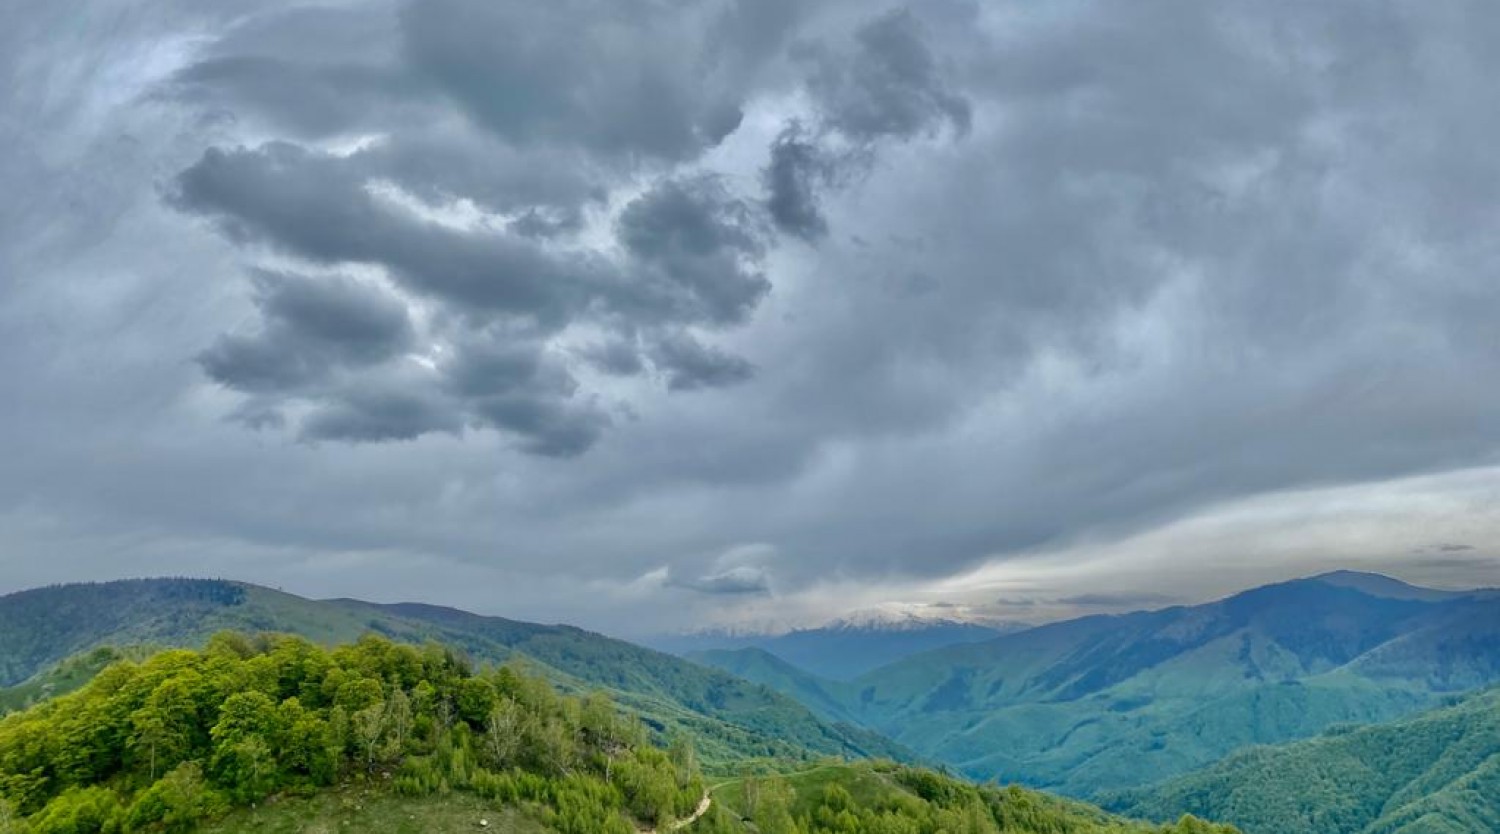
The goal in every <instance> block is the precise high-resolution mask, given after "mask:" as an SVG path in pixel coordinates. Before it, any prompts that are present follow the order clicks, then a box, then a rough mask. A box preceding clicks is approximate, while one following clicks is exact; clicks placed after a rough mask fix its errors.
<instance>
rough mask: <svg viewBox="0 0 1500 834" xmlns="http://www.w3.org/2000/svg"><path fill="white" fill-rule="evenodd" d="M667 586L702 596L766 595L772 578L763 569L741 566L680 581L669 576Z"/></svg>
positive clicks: (769, 589)
mask: <svg viewBox="0 0 1500 834" xmlns="http://www.w3.org/2000/svg"><path fill="white" fill-rule="evenodd" d="M667 585H668V586H669V587H674V588H686V589H688V590H690V591H697V592H699V593H702V594H715V595H730V596H736V595H746V594H748V595H764V594H768V593H770V591H771V582H770V578H769V577H768V576H767V575H766V572H765V571H764V570H762V569H761V568H757V567H749V566H740V567H735V568H729V569H728V570H724V571H721V572H718V573H711V574H707V575H704V576H699V577H695V578H691V579H679V578H677V577H675V576H669V577H668V579H667Z"/></svg>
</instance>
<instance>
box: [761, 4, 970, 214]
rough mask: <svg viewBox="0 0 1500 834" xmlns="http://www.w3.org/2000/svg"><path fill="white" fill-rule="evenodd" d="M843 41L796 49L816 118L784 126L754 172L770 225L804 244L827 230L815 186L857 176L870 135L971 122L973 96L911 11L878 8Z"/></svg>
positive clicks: (895, 137)
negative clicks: (958, 85)
mask: <svg viewBox="0 0 1500 834" xmlns="http://www.w3.org/2000/svg"><path fill="white" fill-rule="evenodd" d="M850 40H851V41H852V42H851V43H849V44H844V43H841V42H839V41H837V40H835V41H834V42H833V43H830V42H828V41H819V40H814V41H807V42H804V43H802V44H800V45H799V46H798V47H797V48H796V50H795V52H796V54H797V55H798V57H799V59H800V63H801V64H802V65H803V66H804V68H805V70H806V71H807V78H806V79H805V85H804V86H805V89H806V91H807V93H808V95H809V96H810V97H811V99H812V100H813V102H814V120H813V122H812V123H811V124H810V125H804V124H803V123H802V122H801V121H799V120H796V119H794V120H792V121H790V122H789V123H787V124H786V125H785V126H784V127H783V128H782V130H781V132H780V133H779V134H778V135H777V137H776V139H775V141H774V142H773V143H772V144H771V148H770V162H769V163H768V164H767V165H766V167H765V169H764V170H763V171H762V174H761V177H762V180H763V182H764V185H765V189H766V193H767V197H766V206H767V209H768V211H769V213H770V215H771V219H772V221H773V222H774V223H775V224H776V227H777V228H778V229H780V230H781V231H782V232H784V233H786V234H789V235H793V236H795V237H800V238H802V239H803V240H807V241H810V242H811V241H816V240H817V239H818V238H820V237H822V236H824V235H825V234H827V232H828V223H827V220H826V219H825V218H824V217H823V214H822V211H821V209H820V207H819V203H820V200H821V196H820V195H821V193H822V192H823V191H825V190H828V189H830V188H833V187H836V186H840V185H847V184H849V182H850V181H851V180H855V179H857V178H858V177H859V176H860V174H861V173H863V172H864V171H865V170H867V169H868V167H869V166H870V165H871V164H872V163H873V159H874V155H875V151H876V147H877V143H878V142H880V141H882V140H890V141H901V140H910V139H914V138H918V137H923V136H926V137H931V136H932V135H934V134H935V133H936V132H937V131H938V130H940V129H941V128H943V127H945V126H947V127H949V128H950V129H951V130H952V131H953V132H954V133H955V134H958V135H963V134H965V133H967V132H968V130H969V128H970V125H971V124H972V121H973V111H972V105H971V103H970V102H969V100H968V99H967V98H966V97H965V96H964V95H962V94H961V93H959V92H957V91H956V89H955V88H954V86H953V80H952V79H951V78H949V77H948V73H947V72H946V71H945V69H944V68H943V67H942V66H941V64H940V62H939V61H938V59H937V57H936V56H935V55H934V54H933V52H932V49H931V47H930V46H929V45H928V43H927V33H926V31H925V27H924V25H923V24H922V22H921V21H920V20H919V19H918V17H917V16H916V15H915V14H914V13H913V12H912V11H911V10H909V9H901V8H898V9H894V10H891V11H889V12H886V13H883V14H880V15H879V16H877V17H875V18H873V19H871V20H869V21H867V22H865V23H863V24H861V25H860V26H859V27H858V28H857V29H856V30H855V31H854V33H853V36H852V38H850Z"/></svg>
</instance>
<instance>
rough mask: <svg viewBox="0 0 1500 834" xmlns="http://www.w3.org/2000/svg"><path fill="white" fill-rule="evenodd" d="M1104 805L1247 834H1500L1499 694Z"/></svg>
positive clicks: (1276, 751)
mask: <svg viewBox="0 0 1500 834" xmlns="http://www.w3.org/2000/svg"><path fill="white" fill-rule="evenodd" d="M1111 804H1112V805H1113V806H1114V807H1116V808H1118V809H1120V810H1122V811H1125V812H1128V813H1131V814H1134V815H1139V816H1146V817H1152V818H1157V819H1177V817H1178V816H1179V815H1181V814H1183V813H1189V812H1190V813H1194V814H1213V815H1214V816H1215V818H1217V819H1220V820H1223V821H1225V822H1231V823H1234V824H1235V825H1237V826H1239V827H1240V828H1241V829H1243V830H1244V831H1245V832H1246V834H1283V832H1288V831H1316V832H1319V834H1398V832H1400V834H1421V833H1422V832H1431V833H1432V834H1461V833H1462V834H1492V832H1496V831H1500V690H1490V691H1486V692H1484V693H1481V694H1478V695H1474V696H1472V697H1469V698H1467V699H1465V700H1464V701H1462V702H1460V703H1459V704H1458V705H1456V706H1451V707H1446V708H1443V709H1438V710H1435V711H1432V712H1427V713H1424V714H1422V715H1419V716H1416V717H1413V718H1407V719H1404V720H1401V721H1396V722H1392V723H1388V724H1377V725H1374V726H1369V727H1362V728H1341V729H1338V730H1336V731H1332V732H1329V733H1328V734H1325V735H1323V736H1320V737H1318V738H1315V739H1310V740H1307V741H1300V742H1296V743H1293V744H1287V745H1283V746H1279V747H1256V748H1252V749H1250V750H1245V751H1243V752H1240V753H1236V754H1235V755H1233V756H1230V757H1229V758H1227V759H1225V760H1224V761H1222V762H1220V763H1218V764H1216V765H1214V766H1213V767H1210V768H1208V769H1207V770H1204V771H1202V772H1199V773H1193V774H1189V775H1187V776H1182V777H1179V778H1176V779H1173V780H1171V781H1169V782H1166V783H1163V784H1161V785H1159V786H1156V787H1153V788H1148V789H1145V790H1141V791H1136V792H1131V793H1127V794H1124V795H1121V796H1117V797H1114V798H1113V800H1112V802H1111Z"/></svg>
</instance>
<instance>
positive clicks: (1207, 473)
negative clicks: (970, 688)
mask: <svg viewBox="0 0 1500 834" xmlns="http://www.w3.org/2000/svg"><path fill="white" fill-rule="evenodd" d="M55 6H56V4H48V3H44V2H40V0H23V2H21V3H20V4H19V5H18V6H16V8H15V9H14V10H12V11H10V12H9V13H8V14H7V15H6V17H7V24H8V25H7V26H6V27H0V29H3V31H0V81H3V82H4V83H3V84H0V145H3V147H5V148H6V149H7V151H6V153H5V154H0V195H3V196H0V373H3V374H4V378H5V379H6V380H7V388H8V391H7V396H6V397H4V398H3V401H0V456H3V457H4V458H5V460H6V461H7V466H6V467H5V471H4V473H3V474H0V550H3V552H5V553H8V554H13V555H11V556H6V557H0V588H4V589H9V588H13V587H20V586H23V585H27V584H35V583H38V582H47V581H60V580H68V579H81V578H96V577H102V576H117V575H140V574H149V573H183V572H206V573H211V574H215V575H233V576H238V577H242V578H245V579H248V580H252V581H264V582H270V583H273V584H280V585H285V586H287V587H288V588H289V589H290V590H300V591H304V592H307V593H314V594H328V595H360V594H363V595H367V596H376V597H380V598H386V599H389V598H394V597H421V598H426V599H430V600H433V601H439V602H449V603H456V604H464V605H469V606H472V607H477V608H483V609H484V610H486V611H491V612H495V613H506V614H510V615H512V616H518V617H528V616H529V617H532V618H536V619H545V620H548V621H555V620H581V621H583V622H585V623H586V624H590V625H595V626H599V627H608V628H617V629H637V630H643V629H651V628H658V627H660V628H668V627H677V626H681V625H687V624H692V623H697V622H702V621H705V620H735V619H756V620H760V619H767V618H771V619H774V618H786V617H793V616H795V617H800V618H802V619H804V620H806V621H815V620H817V619H819V618H830V617H833V616H835V615H837V614H840V613H843V611H844V610H845V609H849V608H856V607H868V606H871V605H879V604H884V603H900V602H903V601H904V602H911V603H913V604H917V603H922V604H928V605H930V604H932V603H933V602H935V601H942V602H944V603H947V604H951V605H955V606H960V607H962V608H964V610H970V609H973V610H976V611H977V610H980V609H984V608H986V607H988V608H997V607H998V608H1014V609H1017V610H1025V611H1029V612H1032V613H1029V614H1027V615H1026V616H1028V617H1031V616H1042V615H1045V616H1054V615H1056V616H1060V615H1063V614H1066V613H1069V612H1070V611H1071V612H1077V611H1080V610H1089V609H1096V608H1115V607H1120V606H1130V605H1148V604H1161V603H1165V602H1168V601H1179V600H1180V601H1184V602H1187V601H1192V600H1194V599H1198V598H1202V597H1203V596H1206V595H1212V594H1217V593H1222V592H1225V591H1227V590H1232V588H1226V587H1225V586H1224V583H1225V582H1227V581H1228V580H1229V578H1231V577H1236V578H1242V579H1245V580H1247V581H1248V580H1250V579H1256V580H1259V579H1266V578H1276V577H1285V576H1289V575H1295V574H1297V573H1299V572H1312V571H1313V570H1315V569H1327V568H1329V567H1332V566H1337V565H1340V564H1343V563H1358V564H1366V565H1376V566H1380V565H1385V566H1395V568H1393V569H1397V570H1398V572H1400V571H1407V572H1408V573H1409V574H1410V575H1411V576H1413V577H1416V578H1421V577H1422V576H1429V577H1436V578H1437V579H1438V580H1441V581H1442V582H1444V583H1448V584H1462V583H1463V582H1473V583H1474V584H1500V579H1497V578H1496V577H1494V576H1492V575H1489V574H1487V573H1486V572H1487V571H1493V565H1494V562H1493V560H1491V559H1489V558H1488V556H1487V554H1489V553H1491V552H1493V551H1494V550H1495V549H1496V548H1495V539H1494V537H1495V536H1497V535H1500V518H1497V514H1496V512H1495V507H1496V506H1497V504H1496V502H1495V496H1496V495H1500V476H1497V475H1496V472H1497V471H1500V470H1497V469H1496V468H1495V465H1496V463H1497V462H1500V460H1497V458H1500V421H1497V420H1496V419H1495V416H1496V415H1497V414H1500V391H1497V390H1496V388H1495V386H1492V385H1487V384H1485V383H1486V382H1487V380H1489V379H1491V378H1493V377H1494V376H1495V375H1496V374H1497V373H1500V341H1497V340H1496V339H1495V338H1494V326H1495V322H1496V321H1500V284H1497V283H1496V281H1495V275H1496V272H1497V269H1500V245H1497V244H1496V242H1495V240H1496V239H1495V236H1494V234H1493V229H1494V228H1495V223H1496V220H1497V209H1496V206H1497V205H1500V158H1497V157H1496V156H1495V154H1493V153H1492V152H1491V150H1490V148H1491V145H1492V144H1493V137H1494V136H1495V135H1496V133H1497V132H1500V109H1497V108H1495V107H1491V106H1489V104H1488V103H1487V102H1488V101H1489V98H1490V96H1489V93H1488V90H1489V87H1490V86H1491V82H1490V79H1492V78H1493V77H1495V75H1496V74H1497V72H1500V54H1497V53H1496V52H1495V50H1493V49H1492V48H1491V46H1490V45H1491V44H1492V43H1493V41H1494V38H1495V36H1496V35H1500V10H1496V9H1495V8H1493V7H1492V4H1487V3H1483V2H1479V0H1462V2H1458V3H1455V4H1447V5H1440V4H1417V3H1404V2H1379V3H1368V4H1358V5H1354V4H1339V5H1332V4H1307V3H1300V2H1293V0H1271V2H1265V3H1258V4H1250V5H1245V4H1231V3H1218V2H1207V3H1205V2H1198V1H1197V0H1146V2H1142V3H1137V4H1132V5H1131V6H1130V7H1128V8H1127V7H1125V6H1120V5H1116V4H1110V3H1106V2H1083V3H1075V4H1069V5H1066V6H1057V7H1047V8H1040V7H1036V6H1034V5H1032V4H1025V3H1020V2H1005V3H998V4H997V3H976V2H970V1H969V0H939V2H931V3H920V4H917V3H911V4H901V3H893V4H874V5H872V4H868V3H855V2H852V1H851V0H821V1H820V2H815V3H797V2H783V0H775V2H764V0H628V2H612V3H606V2H593V1H592V0H561V1H560V2H549V3H520V2H490V1H489V0H424V2H420V3H418V2H405V1H404V0H402V1H400V2H385V1H384V0H377V2H371V3H343V2H335V3H330V4H322V5H319V6H316V7H306V6H300V5H294V4H286V5H278V4H270V5H266V4H261V3H253V4H252V3H243V4H240V3H222V4H218V3H216V4H209V5H204V4H196V3H184V2H174V1H173V0H150V2H143V3H139V4H135V5H134V6H133V7H132V9H131V10H130V11H128V12H127V11H124V10H121V9H102V8H101V9H93V10H89V11H88V12H87V13H70V12H65V11H64V10H60V9H59V8H56V7H55ZM226 483H228V484H232V487H231V488H227V489H226V488H222V485H224V484H226ZM1398 498H1399V499H1400V500H1399V501H1398V500H1397V499H1398ZM1397 517H1399V518H1400V519H1402V525H1400V526H1396V525H1394V524H1393V523H1392V522H1389V521H1383V520H1382V519H1392V518H1397ZM1332 518H1337V519H1338V520H1339V523H1338V524H1334V523H1333V522H1331V521H1329V519H1332ZM1340 525H1343V526H1340ZM1226 530H1228V531H1231V532H1224V531H1226ZM1359 531H1364V532H1363V533H1359ZM1377 532H1378V535H1377ZM743 542H758V543H764V547H763V548H761V549H758V550H755V552H754V553H753V554H752V555H751V556H745V555H744V553H743V552H741V551H739V550H736V549H735V548H737V547H740V545H739V544H737V543H743ZM1247 542H1250V543H1253V544H1246V543H1247ZM1434 542H1439V543H1442V542H1462V543H1463V544H1462V545H1461V547H1462V548H1473V552H1469V551H1467V550H1460V549H1459V548H1460V546H1458V545H1442V544H1439V545H1434V544H1433V543H1434ZM1200 544H1201V545H1204V546H1202V547H1198V546H1197V545H1200ZM1190 545H1193V546H1190ZM1210 545H1211V546H1210ZM726 553H733V554H738V555H734V556H733V557H727V556H725V554H726ZM39 554H46V555H48V557H49V558H46V559H37V558H35V557H36V556H37V555H39ZM1169 556H1170V558H1169ZM1470 556H1472V557H1474V558H1473V559H1469V558H1468V557H1470ZM1163 560H1165V561H1163ZM1341 560H1342V561H1341ZM1445 560H1446V561H1445ZM1167 564H1170V566H1171V567H1170V569H1171V572H1172V575H1173V576H1174V577H1176V578H1175V579H1174V583H1175V584H1174V585H1173V586H1172V587H1169V588H1165V589H1163V586H1162V585H1161V583H1160V582H1159V581H1156V580H1155V579H1153V578H1151V577H1150V576H1149V574H1150V573H1151V571H1153V570H1158V569H1163V568H1162V566H1163V565H1167ZM1246 566H1248V567H1246ZM1444 571H1446V572H1444ZM976 577H977V578H976ZM1153 594H1165V596H1153ZM997 599H999V600H1003V601H1004V602H1003V604H1001V603H996V602H995V600H997ZM1038 612H1041V613H1038ZM999 613H1000V614H1003V613H1004V612H1003V611H1001V612H999ZM825 615H826V617H825Z"/></svg>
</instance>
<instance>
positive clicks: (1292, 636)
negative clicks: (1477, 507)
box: [700, 572, 1500, 796]
mask: <svg viewBox="0 0 1500 834" xmlns="http://www.w3.org/2000/svg"><path fill="white" fill-rule="evenodd" d="M1497 599H1500V597H1497V595H1496V593H1495V592H1494V591H1488V590H1478V591H1463V592H1454V591H1439V590H1434V589H1426V588H1419V587H1416V586H1412V585H1407V584H1405V583H1402V582H1399V581H1397V580H1394V579H1391V578H1389V577H1384V576H1378V575H1374V574H1361V573H1352V572H1340V573H1334V574H1326V575H1323V576H1317V577H1312V578H1308V579H1302V580H1295V581H1291V582H1285V583H1280V584H1276V585H1269V586H1265V587H1262V588H1256V589H1253V590H1250V591H1246V592H1244V593H1240V594H1236V595H1234V596H1231V597H1229V598H1227V599H1224V600H1220V601H1217V602H1212V603H1208V604H1204V605H1195V606H1178V607H1173V608H1167V609H1163V610H1159V611H1148V612H1139V613H1134V614H1125V615H1118V616H1094V617H1084V618H1081V619H1076V620H1070V621H1066V622H1060V623H1054V624H1050V625H1044V626H1040V627H1037V628H1032V629H1028V630H1025V631H1020V632H1017V633H1014V634H1008V635H1002V636H999V637H996V638H994V639H991V640H987V641H983V642H977V643H970V644H965V645H956V646H948V647H945V648H941V649H937V650H934V651H929V652H925V653H921V654H917V655H913V656H910V657H907V658H904V659H901V660H899V661H896V662H894V663H892V664H888V665H886V666H884V667H881V668H879V669H876V670H874V671H871V672H868V673H866V674H864V675H861V676H859V677H857V678H856V679H854V680H852V681H838V680H832V679H828V678H821V677H819V676H817V675H814V674H811V673H809V672H807V671H806V670H798V669H796V668H795V667H794V666H791V665H789V664H779V665H778V664H774V663H772V662H770V661H769V660H768V659H767V658H765V657H763V656H761V655H758V654H755V653H754V652H755V651H756V650H740V651H739V652H717V653H709V654H704V655H700V659H701V660H703V661H704V662H707V663H711V664H713V665H716V666H719V667H720V668H724V669H727V670H730V671H732V672H734V673H735V674H736V675H739V676H742V677H746V678H749V679H751V680H756V681H759V682H762V683H765V684H766V685H767V686H770V687H773V688H776V689H778V690H779V691H782V692H784V693H787V694H789V695H791V696H793V697H796V698H798V699H800V700H801V701H802V702H803V703H804V704H806V705H807V706H808V707H809V708H811V709H813V710H814V711H816V712H819V713H820V714H822V715H824V716H825V717H827V718H830V719H837V720H841V721H852V722H858V723H860V724H862V725H864V726H866V727H869V728H871V729H874V730H877V731H879V732H882V733H885V734H887V735H889V736H890V737H891V738H893V739H895V740H896V741H898V742H900V743H903V744H906V745H908V746H910V747H911V748H912V749H914V750H916V751H917V752H918V753H919V754H920V755H922V756H925V757H927V758H929V759H931V760H934V761H940V762H944V763H946V764H948V765H950V766H952V767H955V768H957V769H959V770H960V771H962V772H964V773H965V774H968V775H970V776H973V777H976V778H982V779H1000V780H1002V781H1019V782H1023V783H1026V784H1030V785H1034V786H1039V787H1046V788H1049V789H1055V790H1059V791H1061V792H1063V793H1068V794H1071V795H1075V796H1093V795H1097V794H1099V793H1100V792H1105V791H1110V790H1118V789H1125V788H1132V787H1138V786H1143V785H1147V784H1151V783H1153V782H1156V781H1159V780H1162V779H1165V778H1168V777H1171V776H1174V775H1177V774H1181V773H1185V772H1188V771H1191V770H1193V769H1196V768H1200V767H1203V766H1204V765H1207V764H1210V763H1212V762H1214V761H1217V760H1218V759H1220V758H1222V757H1223V756H1225V755H1227V754H1229V753H1231V752H1233V751H1235V750H1238V749H1240V748H1242V747H1246V746H1248V745H1255V744H1268V743H1278V742H1285V741H1290V740H1295V739H1300V738H1306V737H1309V736H1312V735H1315V734H1317V733H1319V732H1321V731H1323V730H1324V729H1326V728H1328V727H1330V726H1333V725H1336V724H1341V723H1350V722H1353V723H1361V724H1363V723H1374V722H1380V721H1387V720H1391V719H1394V718H1398V717H1401V716H1404V715H1408V714H1411V713H1413V712H1415V711H1418V710H1421V709H1424V708H1428V707H1432V706H1435V705H1438V704H1440V703H1441V702H1442V701H1443V700H1444V699H1445V698H1447V697H1449V696H1451V695H1453V694H1455V693H1462V692H1465V691H1468V690H1472V689H1474V688H1477V687H1481V686H1485V685H1487V684H1490V683H1492V682H1495V681H1497V680H1500V604H1497Z"/></svg>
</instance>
